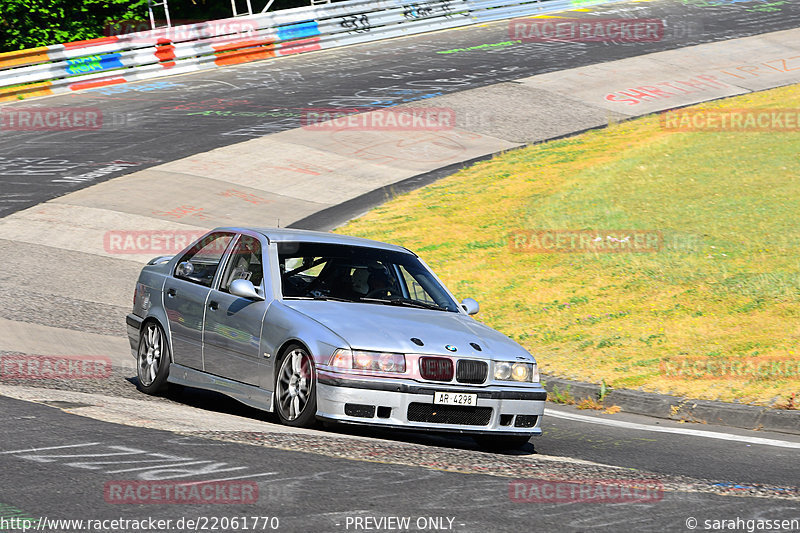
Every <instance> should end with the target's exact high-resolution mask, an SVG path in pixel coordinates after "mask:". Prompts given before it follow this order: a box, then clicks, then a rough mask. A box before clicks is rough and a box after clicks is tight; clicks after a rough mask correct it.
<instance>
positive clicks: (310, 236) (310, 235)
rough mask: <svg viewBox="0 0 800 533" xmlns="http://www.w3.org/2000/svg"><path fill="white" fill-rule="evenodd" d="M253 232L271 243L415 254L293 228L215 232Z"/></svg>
mask: <svg viewBox="0 0 800 533" xmlns="http://www.w3.org/2000/svg"><path fill="white" fill-rule="evenodd" d="M243 230H247V231H252V232H255V233H260V234H261V235H263V236H265V237H266V238H267V239H268V240H269V241H270V242H318V243H326V244H347V245H350V246H366V247H369V248H380V249H383V250H392V251H395V252H404V253H413V252H411V251H410V250H409V249H408V248H403V247H402V246H397V245H395V244H389V243H385V242H380V241H373V240H371V239H362V238H361V237H350V236H349V235H338V234H336V233H328V232H325V231H311V230H304V229H293V228H250V227H225V228H216V229H215V230H214V231H237V232H238V231H243Z"/></svg>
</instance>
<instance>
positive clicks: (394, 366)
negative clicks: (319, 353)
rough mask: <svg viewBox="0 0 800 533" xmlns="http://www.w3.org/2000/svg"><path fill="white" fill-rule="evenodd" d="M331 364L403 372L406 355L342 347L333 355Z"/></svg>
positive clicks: (359, 368) (377, 370) (336, 366)
mask: <svg viewBox="0 0 800 533" xmlns="http://www.w3.org/2000/svg"><path fill="white" fill-rule="evenodd" d="M330 365H331V366H333V367H335V368H342V369H348V370H350V369H353V370H372V371H376V372H400V373H402V372H405V371H406V356H405V355H403V354H401V353H391V352H367V351H363V350H345V349H340V350H336V351H335V352H334V353H333V355H332V356H331V360H330Z"/></svg>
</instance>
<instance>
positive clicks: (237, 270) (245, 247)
mask: <svg viewBox="0 0 800 533" xmlns="http://www.w3.org/2000/svg"><path fill="white" fill-rule="evenodd" d="M237 279H246V280H248V281H249V282H250V283H252V284H253V286H255V287H260V286H261V281H262V280H263V279H264V266H263V264H262V262H261V242H259V240H258V239H257V238H255V237H251V236H249V235H242V237H241V238H240V239H239V241H238V242H237V243H236V245H235V246H234V247H233V251H232V252H231V256H230V259H228V266H227V267H226V268H225V273H224V274H223V275H222V282H221V283H220V284H219V290H220V291H222V292H230V287H231V283H233V282H234V281H236V280H237Z"/></svg>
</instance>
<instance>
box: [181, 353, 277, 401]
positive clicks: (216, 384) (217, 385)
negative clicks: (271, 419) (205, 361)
mask: <svg viewBox="0 0 800 533" xmlns="http://www.w3.org/2000/svg"><path fill="white" fill-rule="evenodd" d="M167 381H168V382H170V383H175V384H176V385H185V386H187V387H195V388H198V389H204V390H210V391H214V392H219V393H220V394H224V395H225V396H230V397H231V398H233V399H234V400H237V401H239V402H241V403H243V404H245V405H249V406H250V407H255V408H256V409H261V410H263V411H272V396H273V395H272V391H267V390H264V389H261V388H259V387H254V386H252V385H246V384H244V383H240V382H238V381H233V380H230V379H226V378H221V377H219V376H214V375H212V374H207V373H205V372H202V371H200V370H195V369H193V368H189V367H185V366H181V365H178V364H175V363H172V364H171V365H170V367H169V376H168V377H167Z"/></svg>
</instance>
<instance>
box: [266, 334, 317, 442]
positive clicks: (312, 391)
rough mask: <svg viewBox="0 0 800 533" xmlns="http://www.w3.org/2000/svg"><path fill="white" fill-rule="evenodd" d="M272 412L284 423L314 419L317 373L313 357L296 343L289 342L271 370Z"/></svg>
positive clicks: (306, 422)
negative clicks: (272, 381)
mask: <svg viewBox="0 0 800 533" xmlns="http://www.w3.org/2000/svg"><path fill="white" fill-rule="evenodd" d="M275 412H276V413H277V415H278V418H279V419H280V421H281V423H283V424H286V425H287V426H293V427H303V428H310V427H313V426H315V425H316V423H317V418H316V417H317V376H316V372H315V368H314V359H313V358H312V357H311V355H310V354H309V353H308V351H307V350H306V349H305V348H304V347H303V346H301V345H299V344H292V345H290V346H289V347H288V348H287V349H286V352H285V355H284V356H283V358H282V359H281V362H280V365H279V367H278V371H277V372H276V373H275Z"/></svg>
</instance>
